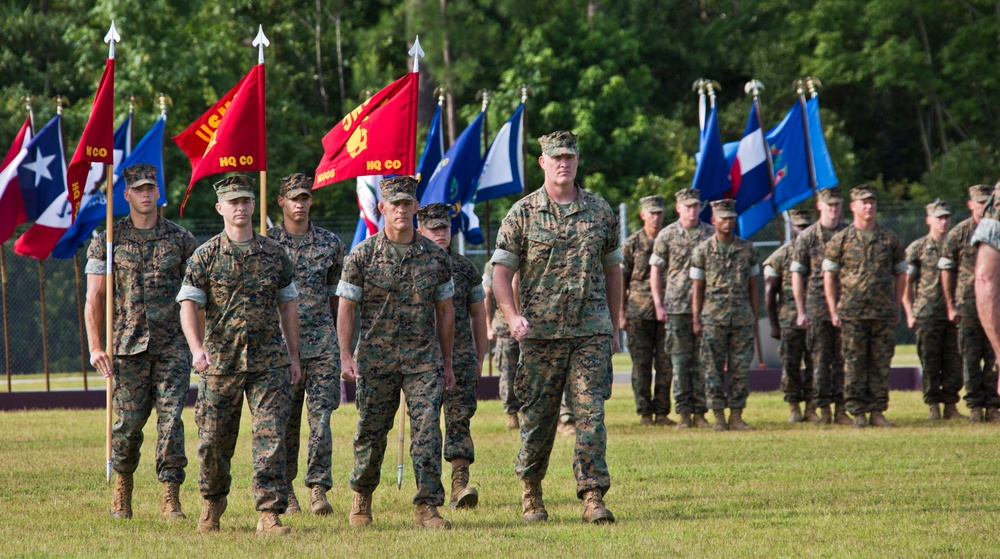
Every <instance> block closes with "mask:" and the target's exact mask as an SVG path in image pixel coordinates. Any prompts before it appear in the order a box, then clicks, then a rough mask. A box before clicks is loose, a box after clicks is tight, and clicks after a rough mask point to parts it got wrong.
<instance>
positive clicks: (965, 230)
mask: <svg viewBox="0 0 1000 559" xmlns="http://www.w3.org/2000/svg"><path fill="white" fill-rule="evenodd" d="M975 232H976V221H975V220H974V219H973V218H971V217H970V218H969V219H966V220H965V221H963V222H961V223H959V224H958V225H956V226H955V227H954V228H952V230H951V231H949V232H948V239H947V240H946V241H945V252H944V254H943V255H942V257H941V259H940V260H939V261H938V268H940V269H942V270H952V271H957V276H956V278H955V294H954V299H953V301H954V303H955V310H957V311H958V316H966V317H974V316H979V314H978V312H977V311H976V286H975V279H976V254H977V252H978V250H979V249H978V248H977V247H976V246H974V245H973V244H972V236H973V234H974V233H975Z"/></svg>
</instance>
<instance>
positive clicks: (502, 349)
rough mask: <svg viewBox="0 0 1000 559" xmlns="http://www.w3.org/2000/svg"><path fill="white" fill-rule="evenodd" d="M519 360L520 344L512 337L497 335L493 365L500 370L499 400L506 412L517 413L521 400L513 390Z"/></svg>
mask: <svg viewBox="0 0 1000 559" xmlns="http://www.w3.org/2000/svg"><path fill="white" fill-rule="evenodd" d="M520 360H521V344H520V343H518V341H517V340H515V339H514V338H510V337H503V336H499V335H498V336H497V337H496V343H495V345H494V346H493V365H494V366H495V367H496V368H497V370H499V371H500V401H501V402H503V412H504V413H506V414H511V413H517V412H518V411H519V410H520V409H521V401H520V400H518V399H517V394H516V393H515V392H514V375H515V374H516V373H517V363H518V361H520Z"/></svg>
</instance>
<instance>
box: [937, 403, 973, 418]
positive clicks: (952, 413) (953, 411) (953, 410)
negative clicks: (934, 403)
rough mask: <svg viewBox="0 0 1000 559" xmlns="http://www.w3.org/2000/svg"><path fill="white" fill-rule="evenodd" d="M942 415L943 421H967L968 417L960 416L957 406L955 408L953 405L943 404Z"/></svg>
mask: <svg viewBox="0 0 1000 559" xmlns="http://www.w3.org/2000/svg"><path fill="white" fill-rule="evenodd" d="M943 415H944V419H945V421H948V420H951V419H969V416H967V415H962V412H960V411H958V406H956V405H955V404H945V405H944V414H943Z"/></svg>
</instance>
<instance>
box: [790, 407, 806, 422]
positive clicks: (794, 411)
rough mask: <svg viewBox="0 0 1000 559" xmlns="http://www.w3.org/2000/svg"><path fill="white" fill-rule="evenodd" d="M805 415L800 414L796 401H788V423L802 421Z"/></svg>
mask: <svg viewBox="0 0 1000 559" xmlns="http://www.w3.org/2000/svg"><path fill="white" fill-rule="evenodd" d="M805 420H806V418H805V416H803V415H802V410H801V409H799V403H798V402H790V403H789V404H788V422H789V423H802V422H803V421H805Z"/></svg>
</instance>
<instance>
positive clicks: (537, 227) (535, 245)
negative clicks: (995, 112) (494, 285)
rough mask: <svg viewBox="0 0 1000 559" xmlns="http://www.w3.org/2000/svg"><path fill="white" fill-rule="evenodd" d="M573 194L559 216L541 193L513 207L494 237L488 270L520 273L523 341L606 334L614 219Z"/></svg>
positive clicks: (600, 204)
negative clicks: (525, 325) (607, 271)
mask: <svg viewBox="0 0 1000 559" xmlns="http://www.w3.org/2000/svg"><path fill="white" fill-rule="evenodd" d="M575 188H576V192H577V195H576V197H575V198H574V199H573V202H572V203H571V204H570V205H569V206H568V207H567V208H566V209H563V208H561V207H560V206H559V205H558V204H556V203H555V202H552V201H551V200H550V199H549V196H548V194H547V193H546V192H545V188H539V189H538V190H536V191H535V192H533V193H531V194H529V195H527V196H525V197H524V198H522V199H520V200H518V201H517V202H516V203H514V206H513V207H512V208H511V209H510V212H508V213H507V216H506V217H505V218H504V220H503V223H502V224H501V225H500V232H499V234H498V235H497V250H496V252H494V253H493V258H492V262H493V263H494V264H499V265H503V266H506V267H508V268H510V269H511V270H515V271H518V272H520V286H519V289H518V291H519V295H520V304H521V315H522V316H523V317H524V318H525V319H526V320H527V321H528V323H529V324H531V331H530V332H529V333H528V337H529V338H531V339H559V338H571V337H589V336H594V335H608V336H610V335H611V334H612V331H611V330H612V323H611V313H610V312H609V309H608V303H607V289H606V282H605V278H604V269H605V268H609V267H612V266H615V265H617V264H620V263H621V262H622V253H621V249H620V248H619V235H620V233H619V231H618V217H617V215H616V214H615V213H614V212H612V211H611V206H609V205H608V203H607V202H606V201H604V199H603V198H601V197H600V196H598V195H596V194H592V193H590V192H587V191H586V190H583V189H582V188H580V186H579V185H575ZM615 312H618V310H617V309H615ZM522 349H523V348H522Z"/></svg>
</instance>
